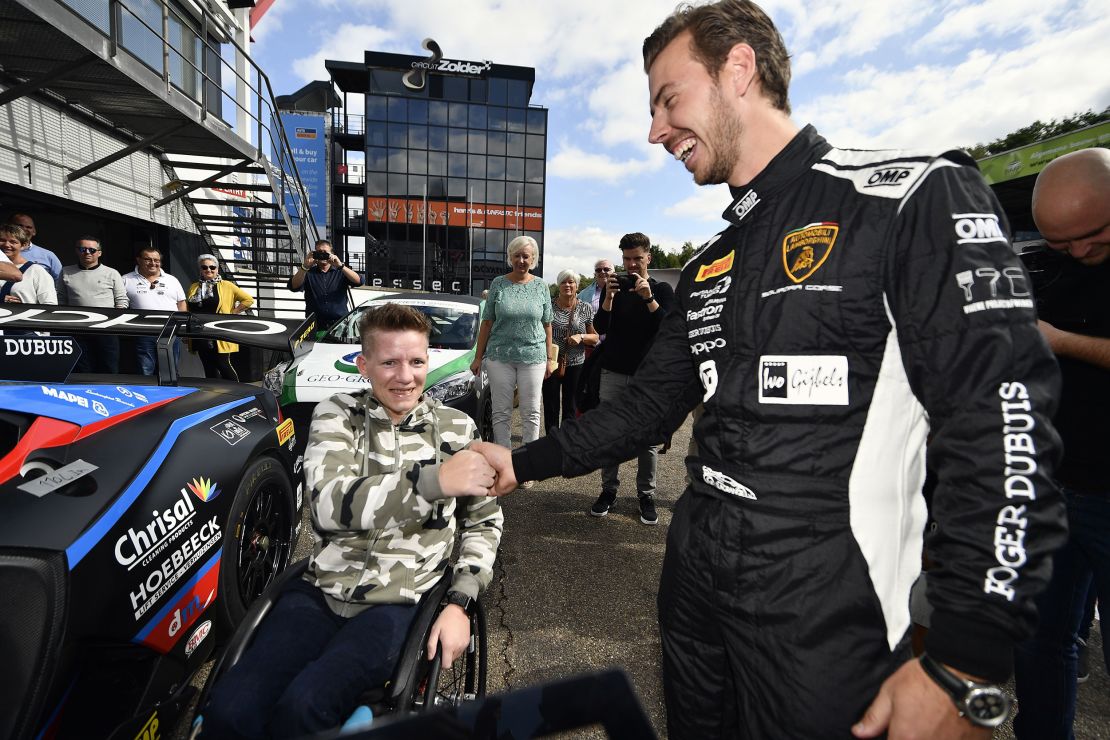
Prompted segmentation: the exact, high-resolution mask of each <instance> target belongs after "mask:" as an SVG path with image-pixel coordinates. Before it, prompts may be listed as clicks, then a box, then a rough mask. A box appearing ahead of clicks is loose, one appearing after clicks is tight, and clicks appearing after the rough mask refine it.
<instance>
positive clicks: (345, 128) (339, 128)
mask: <svg viewBox="0 0 1110 740" xmlns="http://www.w3.org/2000/svg"><path fill="white" fill-rule="evenodd" d="M331 128H332V131H333V132H335V133H337V134H365V133H366V116H364V115H359V114H357V113H344V112H342V110H339V111H335V112H333V113H332V114H331Z"/></svg>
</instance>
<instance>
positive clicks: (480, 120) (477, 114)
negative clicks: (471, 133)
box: [470, 105, 486, 128]
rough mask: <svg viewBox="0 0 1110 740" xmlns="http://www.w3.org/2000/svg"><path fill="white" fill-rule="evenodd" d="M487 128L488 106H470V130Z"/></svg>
mask: <svg viewBox="0 0 1110 740" xmlns="http://www.w3.org/2000/svg"><path fill="white" fill-rule="evenodd" d="M485 127H486V106H484V105H471V106H470V128H485Z"/></svg>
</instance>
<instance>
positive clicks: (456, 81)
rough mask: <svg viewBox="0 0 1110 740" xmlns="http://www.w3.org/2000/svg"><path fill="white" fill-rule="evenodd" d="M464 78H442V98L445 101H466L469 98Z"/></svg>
mask: <svg viewBox="0 0 1110 740" xmlns="http://www.w3.org/2000/svg"><path fill="white" fill-rule="evenodd" d="M468 88H469V86H468V85H467V84H466V78H465V77H444V78H443V97H444V99H445V100H466V99H467V98H468V97H470V91H469V89H468Z"/></svg>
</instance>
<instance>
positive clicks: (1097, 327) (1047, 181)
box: [1014, 149, 1110, 740]
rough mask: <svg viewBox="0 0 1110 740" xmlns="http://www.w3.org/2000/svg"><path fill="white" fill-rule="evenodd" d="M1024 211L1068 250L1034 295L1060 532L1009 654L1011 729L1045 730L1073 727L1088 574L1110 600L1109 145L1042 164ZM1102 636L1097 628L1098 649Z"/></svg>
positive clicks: (1044, 734) (1063, 734)
mask: <svg viewBox="0 0 1110 740" xmlns="http://www.w3.org/2000/svg"><path fill="white" fill-rule="evenodd" d="M1033 220H1034V221H1036V223H1037V228H1038V229H1039V230H1040V232H1041V235H1042V236H1043V237H1044V238H1045V241H1046V242H1047V243H1048V246H1049V247H1051V248H1052V249H1054V250H1056V251H1057V252H1060V253H1063V254H1066V255H1068V256H1069V257H1071V260H1069V261H1068V262H1066V263H1065V266H1064V270H1063V272H1062V274H1061V276H1060V278H1059V279H1057V280H1056V281H1055V282H1054V283H1053V284H1052V285H1049V286H1045V287H1044V288H1042V293H1041V295H1039V296H1038V299H1039V300H1038V303H1039V306H1040V319H1041V320H1040V328H1041V333H1042V334H1043V335H1044V337H1045V339H1046V340H1047V341H1048V344H1049V346H1050V347H1051V348H1052V351H1053V352H1054V353H1055V354H1056V358H1057V360H1058V361H1059V363H1060V371H1061V375H1062V378H1063V390H1062V392H1061V396H1060V410H1059V411H1058V412H1057V414H1056V417H1055V419H1054V421H1055V424H1056V428H1057V430H1058V431H1059V432H1060V436H1061V437H1062V438H1063V442H1064V459H1063V462H1062V464H1061V465H1060V466H1059V467H1058V468H1057V470H1056V477H1057V480H1058V481H1059V483H1060V484H1061V486H1062V487H1063V489H1064V492H1065V496H1066V499H1067V505H1068V529H1069V536H1068V541H1067V544H1066V545H1065V546H1064V547H1063V549H1061V550H1059V551H1057V553H1056V554H1055V556H1054V558H1053V570H1052V580H1051V582H1050V583H1049V586H1048V589H1046V590H1045V591H1044V592H1042V593H1041V595H1040V596H1039V597H1038V600H1037V609H1038V611H1039V613H1040V623H1039V625H1038V627H1037V631H1036V633H1035V634H1034V635H1033V637H1032V638H1031V639H1030V640H1028V641H1027V642H1025V643H1023V644H1021V645H1019V646H1018V649H1017V653H1016V659H1015V677H1016V679H1017V694H1018V704H1019V712H1018V716H1017V718H1016V720H1015V721H1014V732H1015V734H1016V735H1017V737H1018V738H1021V739H1022V740H1025V739H1026V738H1028V739H1032V738H1037V740H1041V739H1045V740H1048V739H1051V738H1071V737H1072V736H1073V735H1072V721H1073V720H1074V719H1075V695H1076V663H1077V661H1076V657H1077V642H1076V637H1077V632H1078V630H1079V627H1080V625H1081V622H1082V621H1083V617H1084V611H1085V607H1086V602H1087V594H1088V591H1089V590H1090V588H1091V587H1092V582H1093V587H1094V588H1095V589H1096V590H1097V591H1098V593H1099V594H1100V596H1101V600H1102V603H1103V604H1104V605H1105V604H1107V601H1108V600H1110V469H1108V468H1107V465H1106V462H1105V459H1106V452H1107V441H1108V439H1110V150H1106V149H1084V150H1082V151H1078V152H1073V153H1071V154H1068V155H1066V156H1063V157H1060V158H1059V159H1056V160H1054V161H1053V162H1051V163H1050V164H1049V165H1048V166H1047V167H1045V168H1044V170H1043V171H1042V172H1041V174H1040V176H1039V177H1038V178H1037V183H1036V185H1035V186H1034V188H1033ZM1092 579H1093V581H1092ZM1106 643H1107V637H1106V636H1104V637H1103V648H1104V652H1105V651H1106ZM1108 664H1110V658H1108Z"/></svg>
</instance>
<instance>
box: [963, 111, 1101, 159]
mask: <svg viewBox="0 0 1110 740" xmlns="http://www.w3.org/2000/svg"><path fill="white" fill-rule="evenodd" d="M1107 120H1110V107H1107V108H1106V109H1105V110H1103V111H1102V112H1101V113H1095V112H1094V111H1092V110H1090V109H1088V110H1086V111H1084V112H1082V113H1074V114H1072V115H1070V116H1067V117H1066V118H1062V119H1061V120H1059V121H1057V120H1056V119H1055V118H1054V119H1052V120H1051V121H1049V122H1048V123H1044V122H1042V121H1033V123H1031V124H1029V125H1028V126H1023V127H1021V128H1019V129H1018V130H1017V131H1011V132H1010V133H1008V134H1006V135H1005V136H1002V137H1000V138H998V139H995V140H994V141H992V142H989V143H987V144H976V145H975V146H972V147H967V149H966V151H967V153H968V154H970V155H971V156H972V157H974V158H975V159H982V158H983V157H989V156H991V155H994V154H1001V153H1002V152H1008V151H1010V150H1011V149H1017V148H1018V147H1023V146H1028V145H1029V144H1034V143H1036V142H1038V141H1044V140H1045V139H1051V138H1052V137H1053V136H1060V135H1061V134H1067V133H1070V132H1072V131H1076V130H1078V129H1081V128H1086V127H1087V126H1093V125H1095V124H1096V123H1102V122H1103V121H1107Z"/></svg>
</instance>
